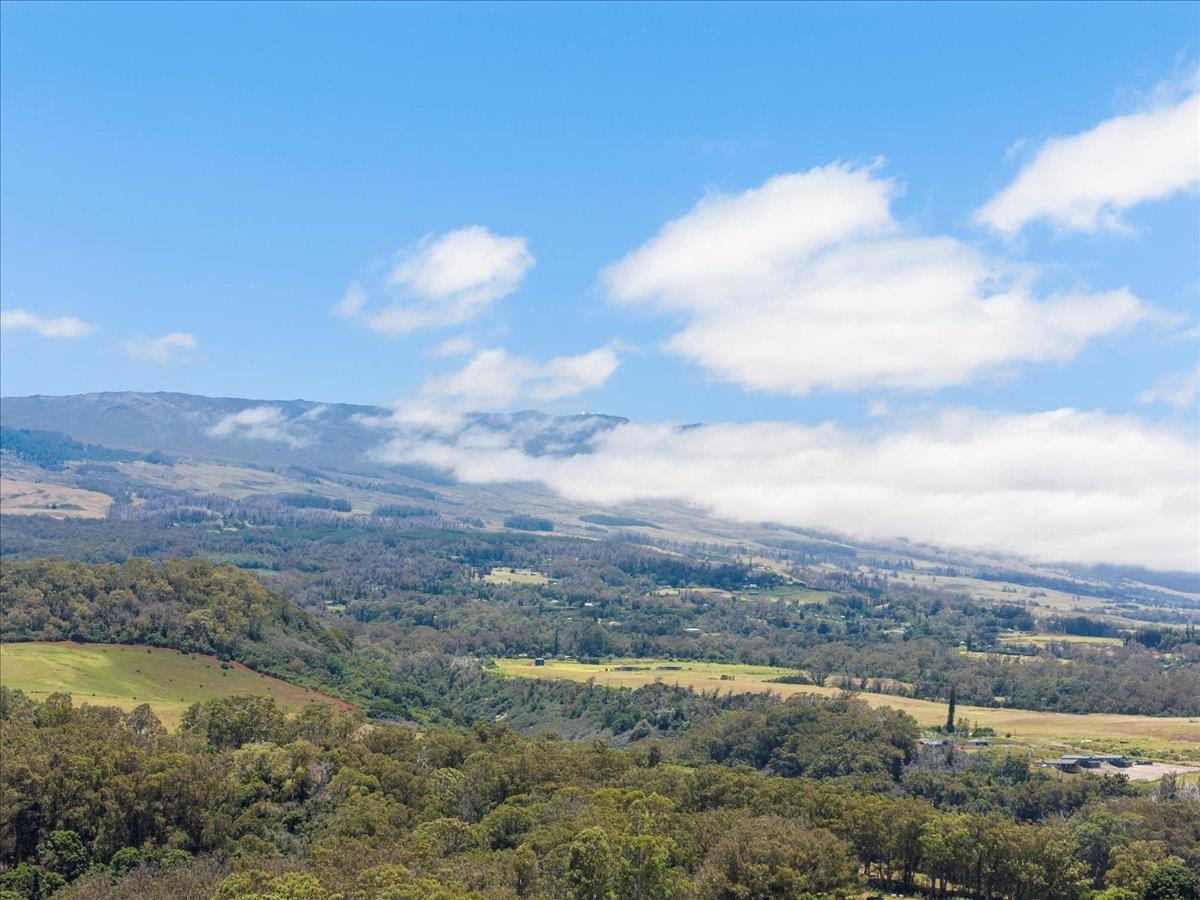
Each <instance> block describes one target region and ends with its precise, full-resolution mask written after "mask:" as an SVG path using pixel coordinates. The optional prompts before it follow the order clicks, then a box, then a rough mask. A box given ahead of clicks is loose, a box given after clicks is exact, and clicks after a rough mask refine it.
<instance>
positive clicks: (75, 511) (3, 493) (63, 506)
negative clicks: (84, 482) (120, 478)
mask: <svg viewBox="0 0 1200 900" xmlns="http://www.w3.org/2000/svg"><path fill="white" fill-rule="evenodd" d="M112 502H113V501H112V497H110V496H108V494H101V493H99V492H98V491H85V490H81V489H80V488H73V487H66V486H65V485H61V484H47V483H45V482H41V483H34V482H32V481H17V480H16V479H12V478H0V512H2V513H4V514H5V515H16V516H32V515H44V516H53V517H54V518H56V519H68V518H73V519H103V518H104V517H105V516H106V515H107V514H108V508H109V507H110V506H112Z"/></svg>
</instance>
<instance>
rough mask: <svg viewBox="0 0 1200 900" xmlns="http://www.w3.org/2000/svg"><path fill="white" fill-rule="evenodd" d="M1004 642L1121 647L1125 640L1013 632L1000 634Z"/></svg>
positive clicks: (1043, 645) (1081, 635)
mask: <svg viewBox="0 0 1200 900" xmlns="http://www.w3.org/2000/svg"><path fill="white" fill-rule="evenodd" d="M1000 643H1002V644H1032V645H1033V646H1035V647H1045V646H1046V645H1047V644H1098V645H1100V646H1105V645H1107V646H1115V647H1120V646H1121V644H1122V643H1123V641H1122V640H1121V639H1120V638H1119V637H1098V636H1091V635H1086V634H1025V633H1024V632H1011V633H1009V634H1002V635H1000Z"/></svg>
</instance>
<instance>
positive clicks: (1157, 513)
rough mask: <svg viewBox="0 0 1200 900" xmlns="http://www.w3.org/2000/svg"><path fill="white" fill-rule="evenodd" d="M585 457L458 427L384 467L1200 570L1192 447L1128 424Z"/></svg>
mask: <svg viewBox="0 0 1200 900" xmlns="http://www.w3.org/2000/svg"><path fill="white" fill-rule="evenodd" d="M591 451H592V452H590V453H578V454H575V455H569V456H533V455H530V454H529V453H526V452H525V451H524V450H523V449H522V447H521V446H520V444H519V443H518V441H517V440H516V439H511V438H510V437H506V436H505V435H504V434H503V433H500V432H495V431H488V432H486V433H484V432H481V431H480V430H479V429H466V430H464V431H462V432H459V433H454V434H451V435H446V436H442V437H440V438H439V437H436V436H432V437H431V436H430V435H429V434H428V433H423V434H421V435H414V434H413V433H411V432H402V433H398V434H397V435H396V436H395V437H394V438H393V439H392V440H390V441H389V442H387V443H386V444H384V445H383V446H382V447H381V448H380V449H379V451H378V454H379V455H380V456H381V457H382V458H384V459H386V460H388V461H391V462H395V463H400V462H407V463H413V462H416V463H423V464H427V465H432V466H437V467H441V468H445V469H448V470H450V471H452V472H453V473H454V474H455V475H456V476H457V477H458V478H460V479H461V480H463V481H467V482H476V483H487V482H510V481H538V482H542V483H544V484H546V485H548V486H549V487H551V488H553V489H555V490H557V491H558V492H559V493H561V494H563V495H564V496H566V497H569V498H571V499H574V500H578V501H586V502H592V503H611V504H621V503H628V502H632V501H635V500H646V499H660V500H674V501H683V502H686V503H691V504H694V505H697V506H699V507H701V508H704V509H707V510H711V511H713V512H715V513H716V514H718V515H720V516H723V517H726V518H730V519H735V520H741V521H775V522H781V523H784V524H792V525H800V526H808V527H824V528H831V529H835V530H838V531H842V532H845V533H850V534H854V535H860V536H866V537H876V538H892V537H901V536H903V537H907V538H910V539H913V540H917V541H932V542H936V543H939V544H942V545H945V546H952V547H965V548H981V549H987V550H993V551H1002V552H1010V553H1016V554H1021V555H1024V556H1027V557H1032V558H1036V559H1041V560H1054V561H1078V562H1116V563H1131V564H1140V565H1146V566H1152V567H1160V568H1178V569H1190V570H1195V569H1197V568H1200V548H1198V547H1197V544H1196V541H1195V536H1196V534H1197V532H1198V531H1200V486H1198V484H1197V480H1198V473H1197V469H1196V448H1195V444H1194V442H1193V441H1192V440H1191V438H1190V437H1189V436H1187V435H1185V434H1181V433H1178V432H1176V431H1173V430H1169V429H1161V428H1156V427H1152V426H1150V425H1147V424H1145V423H1142V422H1139V421H1137V420H1135V419H1132V418H1126V417H1117V416H1109V415H1105V414H1102V413H1093V412H1081V411H1077V410H1072V409H1059V410H1054V411H1051V412H1044V413H1036V414H1030V415H1005V414H987V413H983V412H979V411H975V410H951V411H948V412H943V413H941V414H939V415H937V416H935V417H933V418H930V419H927V420H918V421H912V422H909V423H908V424H907V425H905V426H904V427H902V428H900V429H898V430H896V431H891V432H888V431H882V432H881V431H880V430H878V429H877V428H868V429H863V430H852V429H845V428H842V427H840V426H838V425H835V424H832V423H827V424H823V425H817V426H807V425H799V424H793V423H782V422H759V423H751V424H718V425H706V426H694V427H686V428H681V427H678V426H674V425H667V424H660V425H641V424H634V423H629V424H626V425H621V426H618V427H616V428H614V429H612V430H609V431H606V432H603V433H601V434H600V435H599V436H597V437H595V438H593V439H592V443H591Z"/></svg>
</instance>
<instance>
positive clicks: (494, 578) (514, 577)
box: [483, 566, 550, 584]
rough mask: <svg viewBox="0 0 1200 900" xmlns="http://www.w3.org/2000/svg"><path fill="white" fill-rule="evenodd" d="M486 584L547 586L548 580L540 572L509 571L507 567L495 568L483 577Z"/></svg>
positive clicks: (528, 570) (526, 570)
mask: <svg viewBox="0 0 1200 900" xmlns="http://www.w3.org/2000/svg"><path fill="white" fill-rule="evenodd" d="M483 580H484V581H486V582H487V583H488V584H547V583H549V581H550V579H549V578H547V577H546V576H545V575H543V574H542V573H541V572H535V571H533V570H532V569H510V568H509V567H508V566H497V567H496V568H494V569H492V571H490V572H488V574H486V575H484V576H483Z"/></svg>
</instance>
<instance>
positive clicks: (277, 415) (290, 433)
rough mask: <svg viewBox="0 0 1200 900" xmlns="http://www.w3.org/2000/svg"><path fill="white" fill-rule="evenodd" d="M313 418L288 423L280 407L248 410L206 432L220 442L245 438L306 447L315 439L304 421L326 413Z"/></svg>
mask: <svg viewBox="0 0 1200 900" xmlns="http://www.w3.org/2000/svg"><path fill="white" fill-rule="evenodd" d="M314 409H320V412H319V413H317V414H316V416H314V415H313V410H309V411H308V412H307V413H305V414H304V415H302V416H299V417H297V418H296V419H289V418H288V417H287V415H286V414H285V413H284V411H283V410H282V409H281V408H280V407H278V406H270V405H263V406H249V407H246V408H245V409H242V410H239V411H238V412H235V413H230V414H229V415H227V416H223V417H222V418H221V419H220V420H219V421H218V422H217V423H216V424H214V425H212V426H211V427H210V428H208V429H207V432H206V433H207V434H208V435H209V436H210V437H217V438H246V439H249V440H255V441H273V442H275V443H279V444H288V445H289V446H292V447H304V446H307V445H308V444H311V443H312V442H313V440H314V435H313V434H312V432H311V431H309V430H308V429H307V428H306V427H305V426H304V425H303V424H302V423H301V420H311V419H314V418H316V417H318V416H320V414H321V413H323V412H324V409H323V408H321V407H315V408H314Z"/></svg>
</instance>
